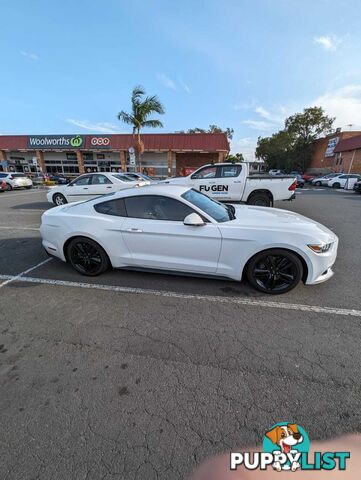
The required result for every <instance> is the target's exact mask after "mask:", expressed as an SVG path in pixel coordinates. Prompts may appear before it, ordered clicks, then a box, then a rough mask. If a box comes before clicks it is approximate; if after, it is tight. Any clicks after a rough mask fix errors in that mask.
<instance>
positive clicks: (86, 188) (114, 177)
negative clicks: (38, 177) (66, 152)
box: [46, 172, 150, 205]
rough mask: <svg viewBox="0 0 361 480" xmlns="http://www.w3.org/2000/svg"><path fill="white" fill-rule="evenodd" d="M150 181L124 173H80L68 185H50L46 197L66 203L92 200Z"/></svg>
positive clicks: (56, 203)
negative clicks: (130, 176)
mask: <svg viewBox="0 0 361 480" xmlns="http://www.w3.org/2000/svg"><path fill="white" fill-rule="evenodd" d="M149 183H150V182H149V181H145V180H142V181H139V180H132V179H131V178H129V177H128V176H127V175H125V174H124V173H110V172H102V173H87V174H86V175H80V177H78V178H76V179H75V180H73V181H72V182H70V183H69V184H68V185H61V186H60V185H59V186H55V187H49V191H48V193H47V195H46V197H47V199H48V202H50V203H55V205H64V204H65V203H71V202H82V201H83V200H90V199H91V198H96V197H99V196H100V195H105V194H107V193H112V192H117V191H118V190H123V189H124V188H131V187H141V186H144V185H149Z"/></svg>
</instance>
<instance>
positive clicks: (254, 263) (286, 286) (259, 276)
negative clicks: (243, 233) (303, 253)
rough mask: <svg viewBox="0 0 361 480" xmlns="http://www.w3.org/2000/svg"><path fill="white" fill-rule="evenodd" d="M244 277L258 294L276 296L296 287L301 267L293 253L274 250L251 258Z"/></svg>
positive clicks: (299, 261) (299, 278) (301, 270)
mask: <svg viewBox="0 0 361 480" xmlns="http://www.w3.org/2000/svg"><path fill="white" fill-rule="evenodd" d="M246 275H247V278H248V281H249V282H250V284H251V285H252V286H253V287H254V288H256V289H257V290H259V291H260V292H263V293H269V294H271V295H277V294H280V293H286V292H289V291H290V290H292V289H293V288H295V287H296V286H297V285H298V283H299V281H300V280H301V278H302V275H303V266H302V262H301V260H300V259H299V258H298V257H297V256H296V255H295V254H294V253H292V252H289V251H287V250H283V249H278V248H274V249H271V250H265V251H264V252H260V253H257V254H256V255H255V256H254V257H253V258H251V260H250V261H249V262H248V264H247V267H246Z"/></svg>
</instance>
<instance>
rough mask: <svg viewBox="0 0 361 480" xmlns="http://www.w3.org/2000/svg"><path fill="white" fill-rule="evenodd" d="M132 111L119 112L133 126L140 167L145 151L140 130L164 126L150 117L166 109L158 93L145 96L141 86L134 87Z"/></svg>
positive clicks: (120, 116)
mask: <svg viewBox="0 0 361 480" xmlns="http://www.w3.org/2000/svg"><path fill="white" fill-rule="evenodd" d="M131 105H132V111H131V113H127V112H125V111H124V110H122V111H121V112H119V113H118V115H117V117H118V120H121V121H122V122H124V123H127V124H128V125H132V126H133V137H134V148H135V151H136V153H137V164H138V167H139V163H140V157H141V154H142V153H143V152H144V144H143V142H142V140H141V136H140V132H141V129H142V128H162V127H163V124H162V122H161V121H160V120H158V119H151V118H149V117H150V115H152V114H153V113H158V114H160V115H163V114H164V112H165V110H164V107H163V105H162V104H161V102H160V101H159V99H158V97H157V96H156V95H153V96H148V97H145V90H144V89H143V87H141V86H137V87H135V88H134V89H133V92H132V98H131Z"/></svg>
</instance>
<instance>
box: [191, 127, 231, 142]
mask: <svg viewBox="0 0 361 480" xmlns="http://www.w3.org/2000/svg"><path fill="white" fill-rule="evenodd" d="M187 133H225V134H226V135H227V138H228V140H232V138H233V133H234V130H233V128H229V127H227V128H226V129H225V130H223V129H222V128H221V127H218V125H209V128H208V130H205V129H204V128H198V127H196V128H189V129H188V130H187Z"/></svg>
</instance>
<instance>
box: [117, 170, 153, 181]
mask: <svg viewBox="0 0 361 480" xmlns="http://www.w3.org/2000/svg"><path fill="white" fill-rule="evenodd" d="M124 175H126V176H127V177H129V178H131V179H132V180H140V181H146V182H148V184H150V183H153V182H154V181H155V180H154V179H153V178H151V177H148V175H145V173H136V172H127V173H125V174H124Z"/></svg>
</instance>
